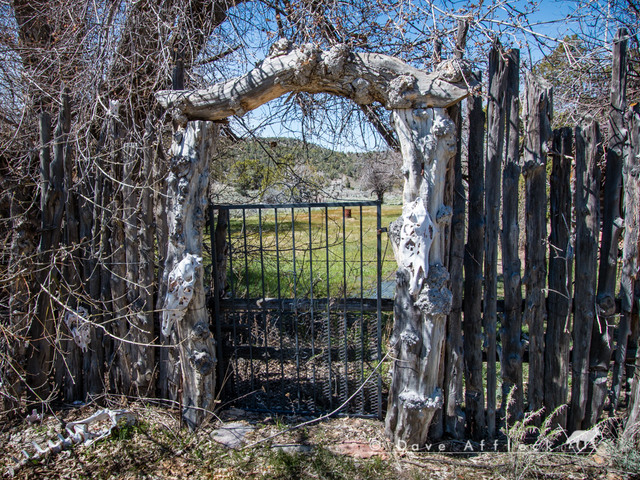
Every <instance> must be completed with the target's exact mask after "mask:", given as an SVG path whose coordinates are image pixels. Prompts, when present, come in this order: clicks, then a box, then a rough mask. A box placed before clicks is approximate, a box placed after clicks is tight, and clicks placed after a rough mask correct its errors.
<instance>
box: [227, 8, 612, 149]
mask: <svg viewBox="0 0 640 480" xmlns="http://www.w3.org/2000/svg"><path fill="white" fill-rule="evenodd" d="M598 2H600V7H601V8H602V9H603V11H606V10H607V3H606V1H602V0H593V1H592V2H591V3H592V4H596V5H597V4H598ZM485 3H486V5H485V4H482V7H481V8H480V9H476V10H475V11H474V13H475V18H476V19H479V18H480V17H482V20H481V21H478V22H477V24H476V25H475V26H472V29H473V31H472V32H471V33H470V35H469V41H468V43H467V47H468V50H469V54H468V55H469V56H472V57H473V56H475V59H476V60H477V62H476V63H478V67H479V68H483V67H484V66H485V65H483V62H486V61H485V60H484V59H486V50H487V48H488V45H489V44H490V41H491V38H493V37H495V36H498V37H499V38H500V40H501V42H502V43H503V44H505V45H508V46H512V47H518V48H520V50H521V59H522V62H523V66H524V68H531V66H532V64H535V63H536V62H538V61H540V60H541V59H542V58H543V57H544V55H546V54H548V53H550V52H551V51H552V50H553V49H554V48H555V47H556V46H557V40H558V39H562V38H564V37H565V36H567V35H570V34H572V33H574V32H576V31H578V29H579V26H580V25H579V22H578V20H577V18H576V15H581V14H584V12H583V11H582V10H578V7H579V3H578V2H575V1H558V0H540V1H538V2H526V1H522V0H518V1H513V2H511V1H504V2H502V3H498V2H485ZM381 5H382V7H381V8H384V1H383V3H381ZM410 5H411V7H412V8H414V9H415V10H414V11H413V12H411V14H408V16H409V17H411V18H412V21H413V22H414V23H413V24H412V25H411V27H410V28H407V30H406V33H404V32H403V34H404V35H406V38H407V40H409V41H412V40H415V41H420V40H424V38H425V33H424V32H428V30H429V28H431V26H432V25H433V24H436V23H438V22H441V23H442V24H443V25H444V24H445V23H446V18H450V17H447V16H446V15H445V11H447V12H453V13H454V14H464V12H465V9H467V11H468V9H469V8H473V4H472V3H471V2H468V1H454V2H443V1H439V2H434V3H433V4H431V3H429V2H424V1H423V0H415V1H414V2H413V3H411V4H410ZM470 6H471V7H470ZM520 13H521V14H522V15H520ZM260 14H264V15H265V17H263V19H262V21H263V22H264V23H263V24H262V25H263V28H262V30H261V29H260V28H258V29H257V30H255V31H253V32H248V33H247V34H245V36H244V37H242V39H241V41H242V42H244V43H245V45H246V47H247V48H246V50H250V51H251V52H252V55H253V58H254V59H255V60H256V61H258V60H259V59H260V58H263V57H264V55H265V52H266V50H265V48H266V46H267V45H268V44H269V43H270V41H271V42H272V41H273V40H275V37H269V35H270V34H271V35H272V33H273V32H269V30H273V29H274V25H270V20H269V18H268V15H269V12H267V11H260V12H253V13H251V12H250V11H249V13H247V12H242V11H239V12H238V18H240V17H241V16H242V15H245V16H250V17H251V15H253V16H254V18H257V17H258V16H259V15H260ZM385 14H388V12H387V13H383V14H382V15H385ZM434 18H435V21H434ZM393 20H394V21H395V19H393ZM583 20H584V17H583ZM254 22H255V23H254V25H258V26H259V25H260V24H259V22H260V20H254ZM588 23H589V22H583V25H584V24H588ZM449 24H450V25H451V24H455V22H453V23H451V20H449ZM514 24H515V25H516V27H515V28H514V26H513V25H514ZM614 24H615V22H612V24H611V26H610V30H611V31H613V29H614V28H615V25H614ZM265 34H266V37H265ZM610 35H611V33H609V32H606V31H605V29H602V30H600V31H599V37H600V38H598V39H597V40H599V41H600V42H601V44H602V45H603V46H604V44H605V41H610V38H611V36H610ZM451 37H452V35H448V36H446V38H447V40H448V41H449V42H450V41H451V40H449V39H450V38H451ZM605 48H607V47H605ZM444 49H445V52H446V51H447V43H446V41H445V46H444ZM474 49H475V51H474ZM416 66H418V65H416ZM246 67H247V68H250V65H246ZM289 100H290V103H289V104H287V103H285V102H284V101H283V100H281V101H274V102H271V103H270V104H268V105H265V106H263V107H261V108H259V109H257V110H256V111H254V112H250V113H249V114H247V115H246V116H245V117H243V118H242V119H241V120H240V121H238V120H237V119H236V120H233V121H232V123H233V124H234V126H233V128H234V131H236V132H237V133H238V134H240V135H243V134H245V133H247V132H248V131H249V130H253V129H255V128H256V127H257V128H258V135H259V136H264V137H269V136H286V137H295V138H302V137H303V136H304V137H305V138H306V139H307V140H308V141H311V142H313V143H318V144H320V145H322V146H325V147H329V148H334V149H336V150H341V151H363V150H371V149H379V148H382V147H383V146H384V145H383V142H381V140H380V139H379V137H378V136H377V134H376V133H375V132H374V130H373V128H372V127H371V126H369V125H368V124H366V123H367V122H364V123H365V124H364V125H362V124H355V125H351V124H349V123H350V122H349V121H348V120H355V119H356V118H357V115H356V114H354V113H353V112H352V113H351V114H349V112H346V113H345V112H344V111H340V110H339V109H337V108H336V110H335V112H334V113H333V114H332V113H331V110H330V109H329V107H330V106H331V105H332V103H331V102H328V103H327V99H322V98H321V99H320V100H318V102H319V103H320V105H315V106H314V105H313V104H312V105H311V107H312V108H315V109H316V113H318V114H319V115H320V117H321V118H322V120H321V121H320V122H315V123H313V124H311V123H309V124H303V123H301V121H300V120H298V119H297V118H296V117H295V116H287V115H285V117H288V118H289V120H284V121H281V120H280V119H281V118H282V116H283V115H282V112H283V111H284V112H286V111H289V112H291V111H292V110H293V107H294V105H292V104H291V102H292V101H295V99H289ZM324 107H326V111H324V110H323V109H324ZM327 112H329V113H327ZM332 115H333V116H332ZM351 123H353V122H351ZM356 123H357V122H356ZM360 123H362V122H360ZM336 128H337V129H338V130H342V132H341V135H339V136H335V135H331V131H332V130H335V129H336Z"/></svg>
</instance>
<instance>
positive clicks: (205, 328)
mask: <svg viewBox="0 0 640 480" xmlns="http://www.w3.org/2000/svg"><path fill="white" fill-rule="evenodd" d="M210 336H211V331H210V330H209V325H207V324H206V323H205V322H198V323H196V324H195V325H194V326H193V328H192V329H191V339H192V340H206V339H207V338H209V337H210Z"/></svg>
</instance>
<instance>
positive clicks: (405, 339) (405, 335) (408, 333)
mask: <svg viewBox="0 0 640 480" xmlns="http://www.w3.org/2000/svg"><path fill="white" fill-rule="evenodd" d="M400 340H402V343H404V344H405V345H407V346H408V347H413V346H415V345H417V344H418V343H419V342H420V337H419V336H418V334H417V333H416V332H415V331H414V330H405V331H404V332H402V333H401V334H400Z"/></svg>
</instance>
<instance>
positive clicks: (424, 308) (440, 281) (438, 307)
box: [415, 264, 453, 315]
mask: <svg viewBox="0 0 640 480" xmlns="http://www.w3.org/2000/svg"><path fill="white" fill-rule="evenodd" d="M448 282H449V272H447V269H446V268H444V267H443V266H442V265H439V264H438V265H431V266H430V267H429V275H428V276H427V280H426V284H425V286H424V288H423V289H422V290H421V291H420V295H419V296H418V299H417V300H416V303H415V305H416V307H418V308H419V309H420V311H421V312H422V313H424V314H425V315H449V314H450V313H451V305H452V303H453V294H452V293H451V290H449V288H447V283H448Z"/></svg>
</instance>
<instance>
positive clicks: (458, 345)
mask: <svg viewBox="0 0 640 480" xmlns="http://www.w3.org/2000/svg"><path fill="white" fill-rule="evenodd" d="M468 31H469V19H466V18H465V19H459V20H458V32H457V35H456V44H455V58H457V59H462V57H463V56H464V50H465V46H466V43H467V32H468ZM448 114H449V116H450V118H451V119H452V120H453V121H454V123H455V126H456V153H455V155H454V156H453V157H452V158H451V163H450V164H449V168H448V170H449V172H448V174H447V182H449V183H450V187H449V188H448V192H447V199H446V200H445V202H444V203H445V205H451V206H452V207H453V215H452V217H451V225H450V226H449V229H448V230H449V232H448V237H449V241H448V243H449V246H448V249H449V256H448V258H446V260H447V263H446V264H445V265H446V267H447V269H448V270H449V274H450V276H451V293H452V301H451V314H450V315H449V318H447V341H446V343H445V361H444V367H445V370H444V373H445V377H444V394H445V397H444V409H443V414H444V415H443V417H444V422H443V430H444V432H445V433H447V434H448V435H449V436H451V437H452V438H457V439H461V438H463V437H464V430H465V415H464V410H463V409H462V405H463V402H464V398H463V374H464V373H463V372H464V367H463V362H462V358H463V356H464V354H463V352H464V351H463V340H462V294H463V278H464V273H463V263H464V236H465V210H466V208H465V207H466V205H465V204H466V195H465V191H464V183H463V180H462V105H461V104H456V105H454V106H452V107H451V108H449V111H448Z"/></svg>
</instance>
